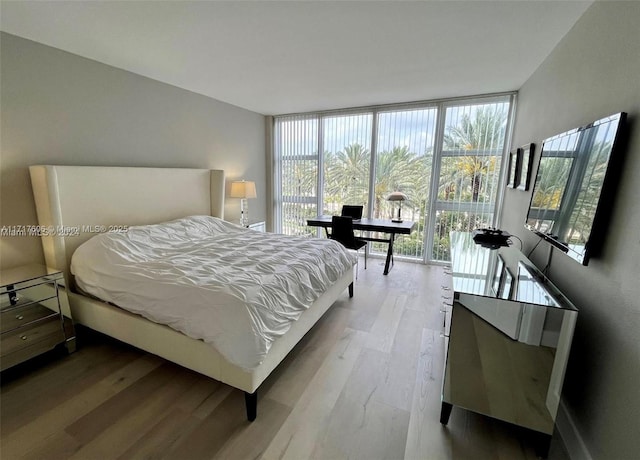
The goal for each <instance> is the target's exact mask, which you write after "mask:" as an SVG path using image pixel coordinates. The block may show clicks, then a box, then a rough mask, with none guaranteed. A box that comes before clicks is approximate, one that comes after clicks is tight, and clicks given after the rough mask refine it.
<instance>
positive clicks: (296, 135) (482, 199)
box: [274, 94, 514, 261]
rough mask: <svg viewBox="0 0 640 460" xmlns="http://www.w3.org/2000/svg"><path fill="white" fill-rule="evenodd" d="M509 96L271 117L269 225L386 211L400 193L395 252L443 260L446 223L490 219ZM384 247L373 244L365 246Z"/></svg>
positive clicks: (296, 228)
mask: <svg viewBox="0 0 640 460" xmlns="http://www.w3.org/2000/svg"><path fill="white" fill-rule="evenodd" d="M513 97H514V96H513V95H511V94H509V95H503V96H492V97H483V98H475V99H473V100H471V99H469V100H456V101H440V102H432V103H429V102H425V103H419V104H418V103H416V104H410V105H408V104H405V105H398V106H394V107H391V106H386V107H379V108H375V107H374V108H368V109H363V110H355V109H354V110H351V111H341V112H325V113H314V114H302V115H288V116H280V117H275V123H274V152H275V164H276V168H275V169H276V180H275V183H276V186H275V196H276V229H277V231H280V232H282V233H285V234H290V235H310V236H311V235H317V234H319V233H318V231H317V229H315V228H311V227H307V226H306V219H307V218H310V217H315V216H316V215H320V214H339V213H340V209H341V207H342V205H344V204H350V205H362V206H364V215H365V216H371V217H374V218H382V219H389V218H391V217H392V215H395V214H397V210H398V208H397V206H398V204H397V202H395V203H394V202H389V201H387V199H386V198H387V196H388V195H389V194H390V193H391V192H394V191H400V192H403V193H405V194H406V195H407V200H406V201H404V202H403V203H402V218H403V219H404V220H410V221H414V222H416V227H415V228H416V230H415V231H414V232H413V233H412V234H411V235H406V236H401V237H398V240H397V241H396V244H395V245H394V252H395V254H396V256H400V257H408V258H413V259H419V260H425V261H426V260H432V261H447V260H449V232H450V231H452V230H459V231H469V230H472V229H474V228H477V227H482V226H490V225H494V224H495V209H496V204H497V200H498V197H499V186H500V184H501V169H502V167H501V166H502V158H503V157H504V155H505V154H506V139H507V138H508V136H507V130H508V128H509V117H510V107H511V102H512V99H513ZM369 250H370V251H371V252H373V253H374V254H375V253H385V252H386V247H385V246H383V245H381V244H372V245H369Z"/></svg>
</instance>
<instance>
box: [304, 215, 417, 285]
mask: <svg viewBox="0 0 640 460" xmlns="http://www.w3.org/2000/svg"><path fill="white" fill-rule="evenodd" d="M307 225H308V226H309V227H322V228H324V230H325V232H326V231H327V229H329V228H331V216H319V217H316V218H315V219H307ZM415 226H416V223H415V222H411V221H407V220H405V221H404V222H392V221H391V220H386V219H359V220H354V221H353V229H354V230H363V231H367V232H381V233H388V234H389V238H386V239H385V238H369V237H364V236H359V237H358V238H359V239H361V240H365V241H375V242H377V243H387V244H388V245H389V247H388V249H387V259H386V262H385V264H384V274H385V275H386V274H388V273H389V270H390V269H391V263H392V261H393V240H394V239H395V237H396V235H398V234H400V235H409V234H410V233H411V232H412V231H413V229H414V228H415Z"/></svg>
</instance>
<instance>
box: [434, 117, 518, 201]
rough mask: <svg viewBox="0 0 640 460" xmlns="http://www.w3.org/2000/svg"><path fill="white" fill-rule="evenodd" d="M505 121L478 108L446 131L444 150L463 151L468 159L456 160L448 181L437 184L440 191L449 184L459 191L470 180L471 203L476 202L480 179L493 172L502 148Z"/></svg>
mask: <svg viewBox="0 0 640 460" xmlns="http://www.w3.org/2000/svg"><path fill="white" fill-rule="evenodd" d="M506 121H507V117H506V113H505V112H503V111H498V110H495V109H494V108H493V107H491V106H480V107H478V108H477V109H476V111H475V113H474V115H473V117H472V116H471V115H469V114H468V113H465V114H463V115H462V117H461V119H460V122H459V123H458V125H456V126H450V127H448V129H447V132H446V133H445V135H444V149H445V150H458V151H465V152H469V153H470V155H465V156H462V157H459V158H458V160H457V161H456V165H455V168H453V170H452V173H453V174H452V177H450V180H449V181H448V182H445V183H443V184H441V188H446V187H449V188H450V187H451V184H452V182H458V184H457V185H458V186H459V187H461V186H463V184H465V183H467V179H470V180H469V182H468V185H469V186H470V187H471V201H473V202H478V201H479V199H480V193H481V191H482V185H483V178H484V177H486V176H487V175H488V174H491V173H494V172H496V157H497V156H498V155H499V154H500V153H501V152H500V150H501V149H502V146H503V145H504V134H505V124H506ZM471 153H473V154H471Z"/></svg>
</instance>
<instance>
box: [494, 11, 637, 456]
mask: <svg viewBox="0 0 640 460" xmlns="http://www.w3.org/2000/svg"><path fill="white" fill-rule="evenodd" d="M639 24H640V2H596V3H595V4H593V5H592V6H591V7H590V8H589V10H587V12H586V13H585V14H584V16H583V17H582V18H581V19H580V20H579V21H578V22H577V23H576V25H575V26H574V27H573V29H572V30H571V31H570V32H569V33H568V34H567V35H566V36H565V37H564V39H563V40H562V41H561V42H560V43H559V44H558V46H557V47H556V49H555V50H554V51H553V52H552V53H551V54H550V55H549V57H548V58H547V59H546V60H545V61H544V63H543V64H542V65H541V66H540V67H539V68H538V70H537V71H536V72H535V73H534V74H533V75H532V76H531V77H530V79H529V80H528V81H527V82H526V83H525V84H524V86H523V87H522V88H521V90H520V92H519V98H518V108H517V114H516V123H515V133H514V142H513V145H514V146H518V145H523V144H525V143H527V142H535V143H536V150H537V153H536V158H535V161H536V163H535V164H537V161H538V158H539V154H540V151H539V149H540V147H541V142H542V140H543V139H545V138H547V137H550V136H552V135H554V134H557V133H560V132H562V131H565V130H567V129H570V128H575V127H577V126H580V125H583V124H585V123H588V122H591V121H594V120H596V119H598V118H600V117H603V116H606V115H610V114H612V113H615V112H620V111H624V112H627V113H628V114H629V119H628V123H627V125H628V127H629V142H628V147H627V151H626V158H625V164H624V171H623V174H622V178H621V180H620V182H619V184H618V191H617V195H616V197H615V201H613V202H612V203H607V205H608V206H612V207H613V212H612V217H611V221H610V223H609V233H608V235H607V238H606V242H605V245H604V250H603V253H602V255H601V256H600V257H598V258H596V259H592V260H591V261H590V263H589V266H587V267H583V266H580V265H579V264H577V263H576V262H574V261H573V260H570V259H569V258H568V257H566V256H564V255H562V254H560V253H559V252H555V254H554V256H553V261H552V264H551V268H550V278H551V279H552V281H553V282H554V283H555V284H557V285H558V287H559V288H560V289H561V290H562V291H563V292H564V293H565V294H566V295H567V297H569V299H571V300H572V301H573V302H574V303H575V304H576V306H577V307H578V309H579V310H580V314H579V316H578V321H577V328H576V334H575V339H574V342H573V348H572V352H571V358H570V361H569V368H568V372H567V376H566V380H565V386H564V391H563V400H564V403H565V405H566V407H567V409H568V412H569V415H570V416H571V417H572V418H573V420H574V421H575V423H576V426H577V428H578V431H579V434H580V435H581V436H582V438H583V440H584V442H585V444H586V446H587V449H588V450H589V452H590V454H591V456H592V457H593V458H596V459H618V460H620V459H632V458H638V456H639V455H640V436H639V432H638V424H639V423H640V339H639V337H640V25H639ZM530 198H531V196H530V192H527V193H525V192H521V191H516V190H510V189H507V190H506V191H505V201H504V213H503V222H502V227H504V228H505V229H506V230H508V231H509V232H511V233H515V234H516V235H518V236H519V237H520V238H522V239H523V240H524V241H525V251H527V250H530V249H531V248H532V247H533V245H534V244H535V242H536V241H537V237H535V236H533V235H532V234H530V233H528V232H527V231H525V230H524V229H523V224H524V221H525V216H526V211H527V208H528V205H529V200H530ZM546 256H547V247H546V243H542V244H541V245H540V247H539V248H538V249H536V251H535V252H534V254H533V256H532V258H533V260H534V261H535V262H536V263H537V264H538V266H544V265H545V264H546ZM578 458H579V457H578Z"/></svg>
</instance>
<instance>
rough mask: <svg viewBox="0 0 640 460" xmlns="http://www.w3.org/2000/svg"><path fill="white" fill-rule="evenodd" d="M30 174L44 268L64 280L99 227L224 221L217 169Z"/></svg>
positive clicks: (34, 169)
mask: <svg viewBox="0 0 640 460" xmlns="http://www.w3.org/2000/svg"><path fill="white" fill-rule="evenodd" d="M29 172H30V174H31V185H32V187H33V195H34V198H35V202H36V210H37V213H38V222H39V225H40V227H41V233H42V234H43V236H42V247H43V250H44V256H45V260H46V263H47V265H48V266H50V267H52V268H57V269H59V270H63V271H64V273H65V276H66V278H67V280H68V281H72V280H71V278H72V277H71V276H70V273H69V265H70V263H71V256H72V255H73V252H74V251H75V250H76V248H77V247H78V246H79V245H80V244H82V243H83V242H85V241H86V240H88V239H89V238H91V237H92V236H93V235H95V234H96V232H98V231H102V230H104V227H106V228H107V229H108V228H109V227H110V226H123V225H129V226H130V225H144V224H153V223H158V222H164V221H167V220H172V219H177V218H180V217H185V216H189V215H212V216H215V217H220V218H223V217H224V190H225V183H224V171H222V170H209V169H177V168H121V167H94V166H31V167H30V168H29Z"/></svg>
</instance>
